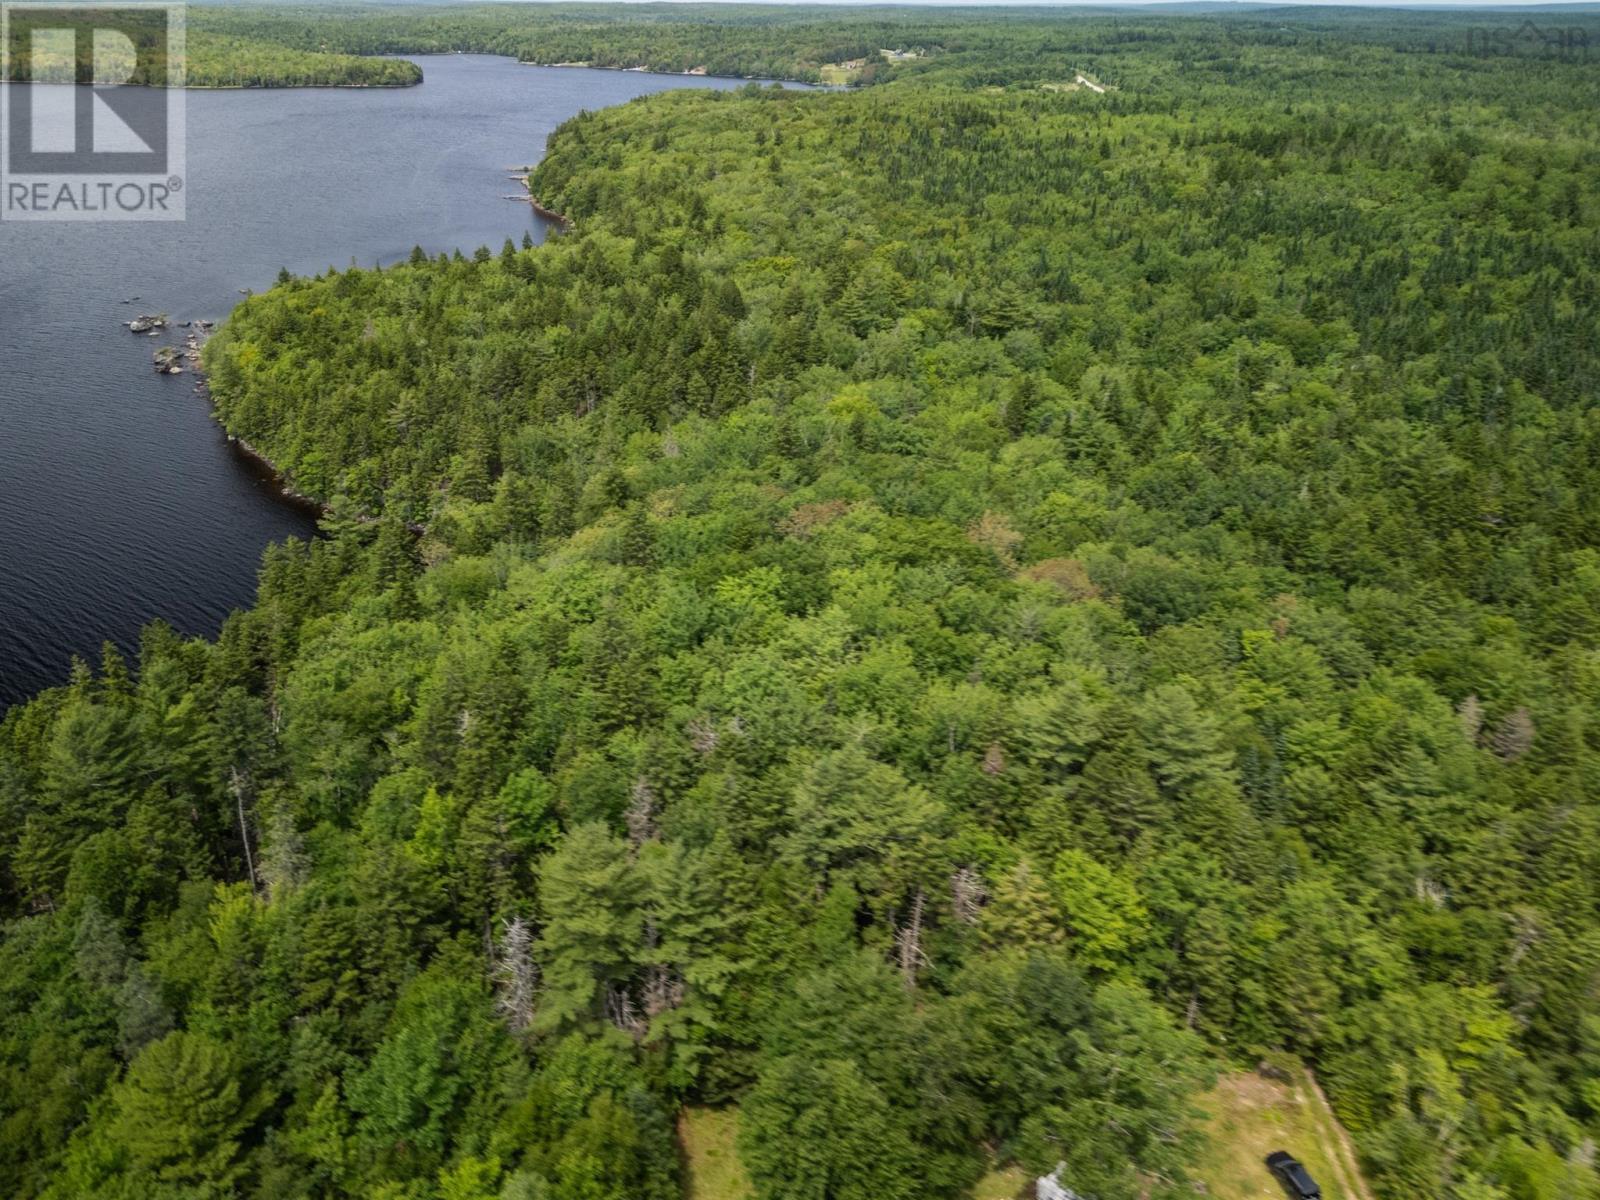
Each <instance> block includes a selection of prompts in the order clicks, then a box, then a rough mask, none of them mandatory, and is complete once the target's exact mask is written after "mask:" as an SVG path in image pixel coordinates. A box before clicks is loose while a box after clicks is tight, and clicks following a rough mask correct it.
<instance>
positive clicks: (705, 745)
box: [687, 717, 722, 754]
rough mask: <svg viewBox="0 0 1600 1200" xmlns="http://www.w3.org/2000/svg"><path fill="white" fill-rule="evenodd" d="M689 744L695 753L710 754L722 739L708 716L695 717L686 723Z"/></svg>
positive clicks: (714, 723)
mask: <svg viewBox="0 0 1600 1200" xmlns="http://www.w3.org/2000/svg"><path fill="white" fill-rule="evenodd" d="M687 732H688V734H689V745H690V746H691V747H692V748H693V749H694V752H695V753H696V754H711V753H712V752H714V751H715V750H716V748H717V745H718V744H719V743H720V742H721V741H722V739H721V737H719V736H718V734H717V726H716V722H714V721H713V720H712V719H711V718H710V717H696V718H695V719H694V720H692V721H690V722H689V724H688V728H687Z"/></svg>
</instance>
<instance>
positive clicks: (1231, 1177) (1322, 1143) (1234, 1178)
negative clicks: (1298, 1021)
mask: <svg viewBox="0 0 1600 1200" xmlns="http://www.w3.org/2000/svg"><path fill="white" fill-rule="evenodd" d="M1200 1107H1201V1108H1203V1109H1204V1110H1205V1112H1206V1118H1207V1119H1206V1135H1207V1138H1208V1141H1209V1145H1208V1146H1207V1148H1206V1151H1205V1154H1204V1156H1203V1157H1202V1159H1201V1161H1200V1163H1199V1164H1198V1166H1197V1167H1196V1169H1195V1177H1196V1178H1197V1179H1199V1180H1200V1181H1201V1182H1203V1183H1204V1184H1205V1185H1206V1194H1207V1195H1209V1196H1214V1197H1220V1200H1284V1192H1283V1188H1282V1187H1280V1186H1279V1184H1278V1181H1277V1180H1276V1179H1274V1178H1273V1177H1272V1174H1271V1172H1269V1171H1268V1170H1267V1168H1266V1166H1265V1165H1264V1164H1263V1162H1262V1160H1263V1159H1265V1158H1266V1156H1267V1155H1268V1154H1271V1153H1272V1152H1273V1151H1274V1150H1287V1151H1288V1152H1289V1153H1290V1154H1292V1155H1294V1156H1295V1157H1296V1158H1298V1159H1299V1160H1300V1161H1301V1162H1303V1163H1305V1165H1306V1169H1307V1170H1308V1171H1310V1172H1311V1176H1312V1178H1313V1179H1315V1180H1316V1181H1317V1182H1318V1183H1319V1184H1321V1185H1322V1194H1323V1197H1324V1198H1325V1200H1372V1193H1371V1192H1370V1191H1369V1190H1368V1189H1367V1185H1366V1181H1365V1180H1363V1179H1362V1178H1361V1173H1360V1170H1359V1168H1358V1167H1357V1164H1356V1161H1355V1154H1354V1151H1353V1149H1351V1147H1350V1145H1349V1137H1348V1135H1347V1134H1346V1133H1345V1132H1344V1129H1343V1128H1342V1127H1341V1126H1340V1125H1339V1122H1338V1120H1337V1118H1335V1117H1334V1115H1333V1111H1332V1110H1331V1109H1329V1108H1328V1105H1327V1101H1326V1100H1325V1099H1324V1098H1323V1096H1322V1093H1321V1092H1320V1091H1319V1090H1318V1089H1317V1086H1316V1083H1315V1082H1314V1081H1313V1080H1312V1079H1311V1077H1310V1076H1309V1075H1307V1074H1304V1073H1300V1074H1297V1075H1296V1077H1295V1079H1294V1081H1293V1082H1292V1083H1280V1082H1278V1081H1277V1080H1273V1079H1268V1078H1266V1077H1265V1076H1262V1075H1257V1074H1255V1073H1254V1072H1245V1071H1241V1072H1235V1073H1232V1074H1228V1075H1224V1076H1223V1077H1222V1078H1221V1079H1220V1080H1219V1081H1218V1083H1217V1086H1216V1088H1215V1089H1214V1090H1213V1091H1211V1092H1210V1093H1208V1094H1207V1095H1206V1096H1205V1097H1203V1098H1202V1100H1201V1102H1200Z"/></svg>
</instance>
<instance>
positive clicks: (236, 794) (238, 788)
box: [228, 767, 261, 892]
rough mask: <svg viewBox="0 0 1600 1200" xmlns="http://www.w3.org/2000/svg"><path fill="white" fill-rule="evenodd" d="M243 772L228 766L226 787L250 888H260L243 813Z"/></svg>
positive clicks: (257, 889) (248, 830)
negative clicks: (235, 815) (235, 811)
mask: <svg viewBox="0 0 1600 1200" xmlns="http://www.w3.org/2000/svg"><path fill="white" fill-rule="evenodd" d="M246 786H247V785H246V782H245V777H244V773H243V772H241V771H240V770H239V768H238V767H229V768H228V787H229V789H230V790H231V791H232V792H233V803H234V805H235V807H236V808H237V809H238V812H239V844H240V845H241V846H243V847H244V869H245V870H246V871H247V872H249V875H250V890H251V891H253V892H258V891H260V890H261V884H260V881H259V880H257V879H256V859H255V855H254V854H253V853H251V850H250V823H249V822H248V821H247V820H246V819H245V815H244V794H245V791H246Z"/></svg>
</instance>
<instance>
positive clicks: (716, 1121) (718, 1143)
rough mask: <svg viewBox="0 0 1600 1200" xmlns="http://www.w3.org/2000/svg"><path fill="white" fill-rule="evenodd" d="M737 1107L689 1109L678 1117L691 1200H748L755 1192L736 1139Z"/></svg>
mask: <svg viewBox="0 0 1600 1200" xmlns="http://www.w3.org/2000/svg"><path fill="white" fill-rule="evenodd" d="M738 1136H739V1110H738V1109H736V1108H686V1109H684V1110H683V1113H682V1115H681V1116H679V1118H678V1140H679V1142H681V1143H682V1145H683V1154H684V1158H685V1159H686V1160H687V1166H688V1175H689V1200H749V1198H750V1196H751V1195H752V1192H751V1190H750V1180H749V1179H748V1178H747V1177H746V1176H745V1173H744V1165H743V1164H742V1163H740V1161H739V1151H738V1148H737V1147H736V1146H735V1144H734V1143H735V1140H736V1139H737V1138H738Z"/></svg>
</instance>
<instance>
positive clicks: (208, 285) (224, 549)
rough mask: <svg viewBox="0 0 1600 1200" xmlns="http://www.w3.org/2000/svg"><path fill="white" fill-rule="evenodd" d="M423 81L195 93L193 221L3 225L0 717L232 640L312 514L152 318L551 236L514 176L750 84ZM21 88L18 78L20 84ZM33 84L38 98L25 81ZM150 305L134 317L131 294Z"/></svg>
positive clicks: (214, 313) (542, 76) (589, 79)
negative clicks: (157, 368)
mask: <svg viewBox="0 0 1600 1200" xmlns="http://www.w3.org/2000/svg"><path fill="white" fill-rule="evenodd" d="M416 61H417V62H419V63H420V64H421V65H422V68H423V71H424V73H425V75H426V80H425V82H424V83H423V84H422V85H421V86H420V87H415V88H405V89H394V90H390V89H343V90H342V89H334V88H314V89H294V90H289V89H284V90H263V91H237V92H230V91H196V92H192V93H190V95H189V96H188V165H187V179H188V193H187V204H188V219H187V220H186V221H183V222H171V223H166V222H157V223H115V222H112V223H82V224H74V223H60V224H16V223H0V709H3V708H4V706H5V705H6V704H8V703H12V702H14V701H16V700H19V699H22V698H24V697H26V696H28V695H30V694H32V693H33V692H35V691H37V690H39V689H40V688H42V687H46V686H49V685H51V684H55V683H60V682H62V681H63V680H64V679H65V678H66V675H67V671H68V666H69V662H70V658H71V656H72V655H73V654H79V655H82V656H84V657H85V658H88V659H89V660H90V661H91V662H97V661H98V657H99V646H100V643H101V642H102V641H104V640H107V639H109V640H111V641H113V642H115V643H117V644H118V645H120V646H122V647H123V648H124V649H125V650H127V649H131V648H132V647H134V646H135V645H136V644H137V639H138V632H139V629H140V628H141V627H142V626H143V625H145V624H146V623H147V622H149V621H152V620H155V619H157V618H159V619H161V620H164V621H166V622H168V623H169V624H171V625H172V626H173V627H174V628H176V629H178V630H179V631H180V632H182V633H185V634H202V635H210V634H214V633H216V631H217V629H218V628H219V627H220V625H221V623H222V620H223V618H224V617H225V616H227V614H228V613H229V612H230V611H231V610H233V609H235V608H239V607H243V606H247V605H248V604H249V603H250V602H251V600H252V598H253V596H254V593H255V577H256V568H257V565H258V563H259V561H260V556H261V551H262V549H263V547H264V546H266V544H267V543H269V542H271V541H274V540H279V539H283V538H287V537H291V536H298V537H307V536H310V535H311V534H312V532H313V531H314V529H315V523H314V520H313V518H312V517H311V516H310V515H308V514H307V513H306V512H304V511H302V510H299V509H297V508H295V507H293V506H291V505H289V504H287V503H285V502H284V501H283V500H282V499H281V497H280V496H279V495H278V493H277V490H276V488H275V487H274V486H273V484H272V483H271V482H270V481H269V480H266V479H263V478H262V477H261V476H260V474H259V473H258V472H256V471H253V470H252V469H251V468H250V466H249V464H248V463H246V462H245V461H244V460H243V459H241V458H240V456H238V455H237V454H235V453H234V452H233V450H232V449H231V448H230V447H229V445H228V443H227V440H226V438H225V437H224V436H223V435H222V432H221V430H220V429H219V428H218V427H217V425H216V424H215V423H214V422H213V421H212V420H211V417H210V410H209V407H208V405H207V403H206V402H205V401H204V400H203V399H202V398H201V397H199V396H198V395H197V394H196V393H195V390H194V379H193V377H192V376H189V375H181V376H171V377H168V376H160V375H157V374H155V372H154V371H153V370H152V368H151V353H152V351H153V350H154V349H155V348H156V347H158V346H162V345H166V344H169V343H171V344H178V343H180V342H181V339H182V335H183V333H184V332H185V331H184V330H182V329H177V330H174V331H172V332H171V334H170V335H169V336H164V337H162V338H147V337H137V336H134V335H132V334H130V333H129V332H128V331H127V330H125V329H124V328H123V327H122V322H124V321H127V320H130V319H131V318H132V317H134V316H136V315H137V314H139V313H141V312H166V313H168V314H170V315H171V317H172V318H173V319H174V320H175V321H184V320H190V319H193V318H197V317H204V318H211V319H218V318H222V317H225V316H226V315H227V313H228V310H229V309H230V308H231V307H232V306H233V305H234V304H235V303H237V302H238V300H239V298H240V289H244V288H253V289H257V290H260V289H263V288H266V287H268V286H270V285H271V283H272V281H273V278H274V277H275V276H276V275H277V273H278V270H279V268H281V267H287V268H288V269H289V270H290V271H293V272H295V273H297V274H311V273H315V272H318V271H322V270H325V269H326V268H328V267H329V266H338V267H340V268H343V267H345V266H347V265H349V264H350V263H351V262H352V261H354V262H356V263H359V264H360V265H362V266H372V265H373V264H376V263H381V264H389V263H392V262H395V261H397V260H399V259H401V258H404V257H405V256H406V255H407V254H409V253H410V251H411V248H412V246H414V245H421V246H422V247H423V248H424V249H426V250H428V251H430V252H434V253H436V252H438V251H441V250H454V249H461V250H463V251H467V252H470V251H471V250H473V249H475V248H476V247H477V246H479V245H487V246H490V247H491V248H493V249H495V250H498V249H499V247H500V245H501V243H502V242H504V240H505V239H506V238H507V237H512V238H515V239H517V240H519V241H520V240H521V238H522V235H523V234H524V233H531V234H532V235H533V237H534V238H535V239H536V240H542V239H543V237H544V234H545V230H546V226H545V223H544V222H543V221H541V220H540V219H539V218H538V217H536V216H535V215H534V214H533V212H532V210H531V209H530V208H529V207H528V206H527V205H526V204H518V203H513V202H511V201H508V200H506V199H505V198H504V197H505V196H507V195H508V194H511V193H513V192H516V191H518V190H519V187H518V185H517V184H515V183H513V182H511V181H510V180H508V179H507V178H506V175H507V170H506V169H507V168H508V167H512V166H520V165H525V164H528V163H532V162H535V161H537V160H538V158H539V156H540V155H541V154H542V153H543V151H544V144H545V139H546V138H547V137H548V135H549V134H550V132H551V131H552V130H553V129H555V127H556V126H557V125H559V124H560V123H561V122H562V121H564V120H566V119H567V118H568V117H571V116H573V115H575V114H576V113H578V112H579V111H580V110H582V109H586V108H587V109H593V108H602V107H605V106H606V105H610V104H619V103H621V102H623V101H625V100H629V99H631V98H633V97H635V96H642V95H647V94H649V93H653V92H659V91H663V90H665V89H668V88H679V87H710V88H732V87H740V86H742V81H739V80H730V79H709V78H704V77H687V76H672V75H647V74H641V73H635V72H620V71H596V70H587V69H581V68H566V67H560V68H558V67H527V66H522V65H520V64H518V63H515V62H513V61H511V60H510V59H505V58H491V57H484V56H478V55H448V56H425V57H421V58H418V59H417V60H416ZM0 86H14V85H0ZM15 86H21V85H15ZM135 296H136V297H138V299H137V300H136V301H134V302H133V303H132V304H124V303H123V301H124V300H126V299H128V298H131V297H135Z"/></svg>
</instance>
